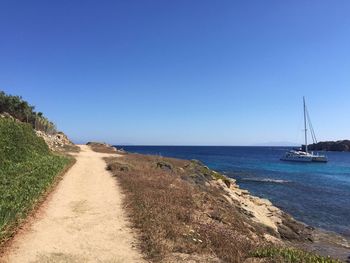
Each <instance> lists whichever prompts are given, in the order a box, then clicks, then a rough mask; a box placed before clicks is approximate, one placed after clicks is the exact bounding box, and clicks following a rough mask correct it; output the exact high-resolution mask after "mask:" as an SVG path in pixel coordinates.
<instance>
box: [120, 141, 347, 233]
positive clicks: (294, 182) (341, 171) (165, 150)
mask: <svg viewBox="0 0 350 263" xmlns="http://www.w3.org/2000/svg"><path fill="white" fill-rule="evenodd" d="M119 147H120V146H119ZM122 148H124V149H125V150H127V151H130V152H138V153H143V154H159V155H162V156H169V157H176V158H183V159H198V160H201V161H202V162H204V163H205V164H206V165H208V166H209V167H210V168H212V169H214V170H217V171H220V172H222V173H224V174H226V175H227V176H229V177H232V178H235V179H236V180H237V182H238V184H239V185H240V186H241V188H244V189H248V190H249V191H250V192H251V193H252V194H254V195H257V196H260V197H264V198H268V199H270V200H271V201H272V202H273V203H274V204H275V205H277V206H278V207H280V208H282V209H283V210H285V211H287V212H288V213H290V214H292V215H293V216H294V217H295V218H296V219H298V220H300V221H302V222H305V223H307V224H309V225H311V226H314V227H318V228H322V229H325V230H330V231H334V232H337V233H340V234H342V235H345V236H348V237H350V153H345V152H329V153H327V155H328V158H329V162H328V163H289V162H282V161H280V160H279V158H280V156H281V155H282V154H283V153H284V152H285V151H287V150H289V149H290V148H287V147H216V146H215V147H214V146H213V147H207V146H203V147H199V146H195V147H192V146H122Z"/></svg>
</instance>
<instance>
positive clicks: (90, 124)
mask: <svg viewBox="0 0 350 263" xmlns="http://www.w3.org/2000/svg"><path fill="white" fill-rule="evenodd" d="M349 14H350V1H348V0H336V1H332V0H329V1H324V0H315V1H305V0H302V1H301V0H290V1H278V0H276V1H268V0H267V1H260V0H255V1H253V0H252V1H245V0H241V1H233V0H227V1H226V0H220V1H215V0H210V1H208V0H176V1H167V0H162V1H161V0H159V1H156V0H147V1H146V0H130V1H129V0H125V1H86V0H81V1H71V0H69V1H68V0H65V1H46V0H45V1H15V0H9V1H7V0H2V1H1V2H0V89H1V90H4V91H5V92H7V93H10V94H16V95H22V96H23V97H24V98H25V99H26V100H28V101H29V102H31V103H32V104H34V105H36V107H37V109H38V110H39V111H43V112H44V113H45V114H46V116H48V117H49V118H50V119H51V120H53V121H54V122H55V123H56V124H57V125H58V127H59V128H60V129H61V130H63V131H65V132H66V133H67V134H68V135H69V136H70V137H71V138H72V139H73V140H74V141H76V142H85V141H87V140H103V141H107V142H110V143H116V144H119V143H133V144H166V145H178V144H180V145H252V144H258V143H264V142H276V141H277V142H278V141H291V142H300V141H301V140H302V132H301V129H302V104H301V102H302V96H303V95H305V96H306V97H307V99H308V104H309V108H310V113H311V116H312V119H313V124H314V128H315V129H316V133H317V135H318V137H319V139H320V140H325V139H343V138H349V137H350V123H349V113H350V104H349V102H350V100H349V98H350V15H349Z"/></svg>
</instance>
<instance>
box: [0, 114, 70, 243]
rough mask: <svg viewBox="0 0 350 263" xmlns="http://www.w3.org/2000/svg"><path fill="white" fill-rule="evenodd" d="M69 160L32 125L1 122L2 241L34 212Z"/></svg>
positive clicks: (7, 120) (0, 230) (0, 120)
mask: <svg viewBox="0 0 350 263" xmlns="http://www.w3.org/2000/svg"><path fill="white" fill-rule="evenodd" d="M70 160H71V159H69V158H67V157H64V156H58V155H54V154H52V153H51V152H50V151H49V149H48V147H47V145H46V144H45V142H44V140H43V139H42V138H39V137H37V136H36V134H35V132H34V130H33V129H32V127H31V126H30V125H29V124H24V123H20V122H15V121H13V120H10V119H5V118H2V119H0V197H1V198H0V241H1V240H3V239H4V238H5V237H7V236H8V235H9V234H10V233H11V231H12V230H13V227H14V226H15V225H16V224H17V223H18V222H19V221H20V219H22V218H24V217H25V216H26V215H27V214H28V212H29V211H31V210H32V209H33V207H34V206H35V204H36V203H37V201H38V200H39V199H40V197H41V196H42V195H43V194H44V193H45V192H46V191H47V190H48V188H49V187H50V186H51V185H52V183H53V182H54V179H55V178H56V176H57V175H58V174H59V173H60V172H61V171H62V170H63V169H64V168H65V167H66V166H67V164H68V163H69V162H70Z"/></svg>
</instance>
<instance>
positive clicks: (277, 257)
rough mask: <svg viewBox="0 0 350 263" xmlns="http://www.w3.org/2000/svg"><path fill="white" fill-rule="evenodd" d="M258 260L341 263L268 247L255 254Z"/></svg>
mask: <svg viewBox="0 0 350 263" xmlns="http://www.w3.org/2000/svg"><path fill="white" fill-rule="evenodd" d="M252 256H254V257H257V258H268V259H270V260H271V261H272V262H285V263H340V261H338V260H335V259H331V258H330V257H323V256H319V255H316V254H313V253H309V252H305V251H302V250H299V249H295V248H282V247H267V248H260V249H258V250H257V251H255V252H254V253H253V255H252Z"/></svg>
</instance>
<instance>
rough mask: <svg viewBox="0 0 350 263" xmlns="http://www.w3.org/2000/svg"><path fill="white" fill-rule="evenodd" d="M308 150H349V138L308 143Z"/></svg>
mask: <svg viewBox="0 0 350 263" xmlns="http://www.w3.org/2000/svg"><path fill="white" fill-rule="evenodd" d="M308 149H309V150H310V151H337V152H349V151H350V140H339V141H325V142H318V143H316V144H310V145H308Z"/></svg>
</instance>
